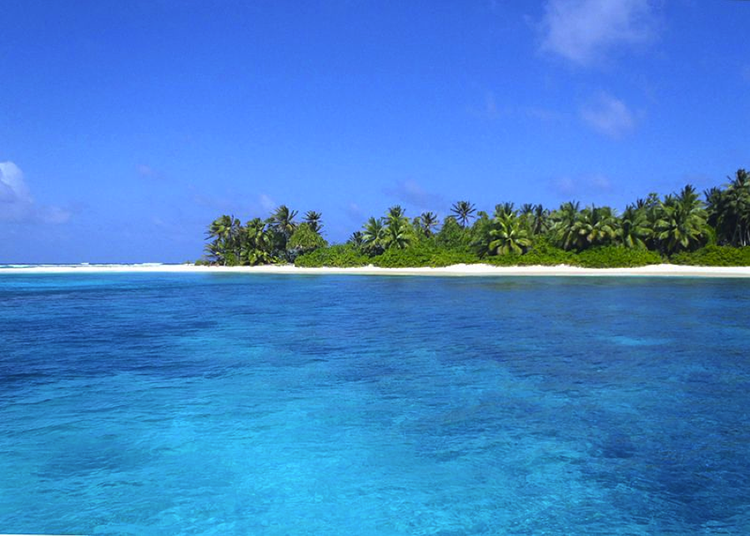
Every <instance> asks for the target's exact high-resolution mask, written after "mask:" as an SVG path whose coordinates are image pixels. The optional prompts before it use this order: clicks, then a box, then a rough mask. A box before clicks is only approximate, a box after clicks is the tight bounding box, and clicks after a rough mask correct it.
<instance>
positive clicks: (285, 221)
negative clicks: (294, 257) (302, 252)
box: [268, 205, 297, 239]
mask: <svg viewBox="0 0 750 536" xmlns="http://www.w3.org/2000/svg"><path fill="white" fill-rule="evenodd" d="M296 217H297V211H296V210H291V209H290V208H289V207H287V206H286V205H281V206H280V207H279V208H277V209H276V210H275V211H274V212H273V214H271V217H270V218H269V220H268V223H269V225H270V227H271V229H274V230H275V231H277V232H279V233H281V234H283V235H284V236H285V237H286V238H287V239H289V237H290V236H292V233H293V232H294V229H296V228H297V224H296V223H295V222H294V218H296Z"/></svg>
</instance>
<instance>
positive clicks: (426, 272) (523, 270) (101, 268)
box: [0, 264, 750, 278]
mask: <svg viewBox="0 0 750 536" xmlns="http://www.w3.org/2000/svg"><path fill="white" fill-rule="evenodd" d="M68 273H75V274H86V273H205V274H219V273H233V274H284V275H391V276H399V275H400V276H405V275H410V276H413V275H416V276H456V277H461V276H475V277H476V276H479V277H488V276H531V277H540V276H547V277H564V276H577V277H581V276H583V277H602V276H605V277H623V276H625V277H632V276H639V277H743V278H744V277H747V278H750V266H743V267H710V266H678V265H672V264H658V265H653V266H644V267H641V268H579V267H575V266H565V265H561V266H511V267H504V266H503V267H501V266H490V265H487V264H457V265H454V266H447V267H444V268H378V267H375V266H365V267H360V268H298V267H296V266H292V265H284V266H237V267H224V266H192V265H186V264H145V265H144V264H140V265H70V266H31V267H18V268H2V269H0V275H2V274H7V275H11V274H68Z"/></svg>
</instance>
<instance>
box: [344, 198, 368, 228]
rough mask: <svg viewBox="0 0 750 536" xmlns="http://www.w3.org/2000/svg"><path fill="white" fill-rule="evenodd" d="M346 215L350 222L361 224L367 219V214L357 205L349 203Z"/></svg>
mask: <svg viewBox="0 0 750 536" xmlns="http://www.w3.org/2000/svg"><path fill="white" fill-rule="evenodd" d="M346 215H347V216H348V217H349V219H350V220H352V221H354V222H356V223H358V224H360V223H362V220H363V219H364V217H365V212H364V211H363V210H362V208H360V206H359V205H358V204H357V203H349V204H348V205H347V206H346Z"/></svg>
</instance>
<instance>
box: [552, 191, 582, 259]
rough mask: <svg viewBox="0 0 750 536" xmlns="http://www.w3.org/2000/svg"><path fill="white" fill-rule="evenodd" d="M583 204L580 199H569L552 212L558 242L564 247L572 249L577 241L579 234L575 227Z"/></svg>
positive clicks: (553, 227)
mask: <svg viewBox="0 0 750 536" xmlns="http://www.w3.org/2000/svg"><path fill="white" fill-rule="evenodd" d="M580 207H581V204H580V203H579V202H578V201H568V202H567V203H563V204H562V205H560V208H559V209H557V210H556V211H555V212H554V214H552V219H553V226H552V230H553V231H554V233H555V239H556V241H557V243H558V244H559V245H560V247H562V248H563V249H572V248H573V247H575V244H576V242H577V236H576V234H575V231H574V229H573V226H574V225H575V223H576V221H577V220H578V214H579V210H580Z"/></svg>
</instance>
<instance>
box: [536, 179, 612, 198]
mask: <svg viewBox="0 0 750 536" xmlns="http://www.w3.org/2000/svg"><path fill="white" fill-rule="evenodd" d="M549 185H550V187H551V188H552V191H553V192H555V193H556V194H557V195H558V196H560V197H562V198H571V197H576V196H579V195H590V194H591V193H592V192H594V193H608V192H611V191H612V190H613V189H614V187H613V185H612V181H611V180H610V179H609V177H607V176H606V175H600V174H597V175H583V176H579V177H576V178H575V179H574V178H571V177H568V176H563V177H557V178H555V179H553V180H551V181H549Z"/></svg>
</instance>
